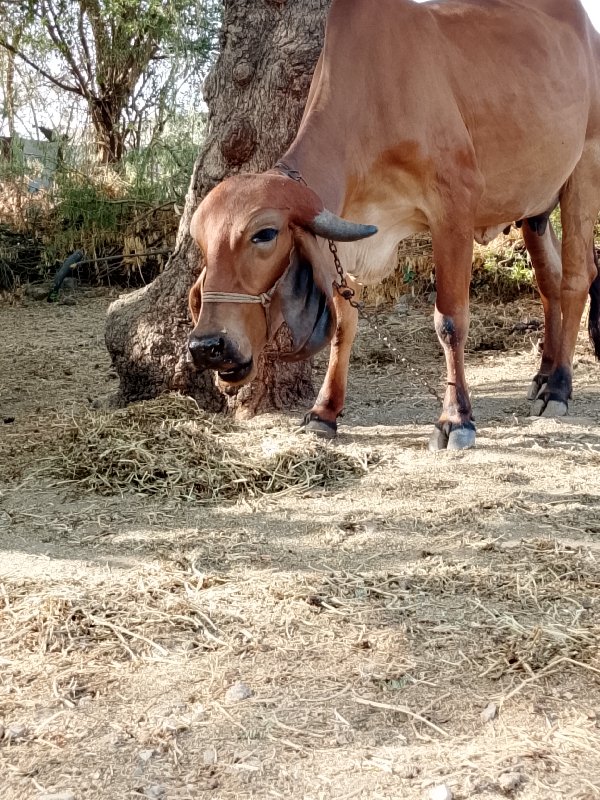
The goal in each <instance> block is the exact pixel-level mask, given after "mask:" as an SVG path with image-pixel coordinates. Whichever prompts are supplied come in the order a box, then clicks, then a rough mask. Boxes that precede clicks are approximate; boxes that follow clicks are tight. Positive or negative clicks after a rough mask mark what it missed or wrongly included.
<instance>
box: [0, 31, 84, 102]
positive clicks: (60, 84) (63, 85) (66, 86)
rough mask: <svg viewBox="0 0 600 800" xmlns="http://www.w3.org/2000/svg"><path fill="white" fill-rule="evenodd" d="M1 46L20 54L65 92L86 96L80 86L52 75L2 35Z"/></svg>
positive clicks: (16, 54)
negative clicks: (72, 84)
mask: <svg viewBox="0 0 600 800" xmlns="http://www.w3.org/2000/svg"><path fill="white" fill-rule="evenodd" d="M0 47H3V48H4V49H5V50H8V52H9V53H13V54H14V55H15V56H18V58H20V59H21V60H22V61H24V62H25V63H26V64H27V65H28V66H30V67H31V68H32V69H34V70H35V71H36V72H37V73H39V74H40V75H41V76H42V77H44V78H46V80H49V81H50V82H51V83H53V84H54V85H55V86H58V88H59V89H64V91H65V92H73V94H77V95H79V97H85V95H84V94H83V92H82V90H81V89H80V88H79V87H78V86H71V85H70V84H68V83H63V81H61V80H59V79H58V78H55V77H54V75H51V74H50V73H49V72H46V70H45V69H43V68H42V67H40V66H39V65H38V64H36V63H35V61H32V60H31V59H30V58H29V57H28V56H26V55H25V53H23V52H21V51H20V50H17V48H16V47H13V46H12V45H11V44H9V43H8V42H7V41H6V39H3V38H2V37H0Z"/></svg>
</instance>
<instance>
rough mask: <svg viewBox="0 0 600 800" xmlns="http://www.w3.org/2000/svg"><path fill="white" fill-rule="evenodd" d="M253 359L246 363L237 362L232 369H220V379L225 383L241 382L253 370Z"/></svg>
mask: <svg viewBox="0 0 600 800" xmlns="http://www.w3.org/2000/svg"><path fill="white" fill-rule="evenodd" d="M252 366H253V361H252V359H250V361H247V362H246V363H245V364H237V365H236V366H235V367H232V369H220V370H219V371H218V373H217V374H218V376H219V380H221V381H223V383H241V382H242V381H243V380H245V379H246V378H247V377H248V375H250V373H251V372H252Z"/></svg>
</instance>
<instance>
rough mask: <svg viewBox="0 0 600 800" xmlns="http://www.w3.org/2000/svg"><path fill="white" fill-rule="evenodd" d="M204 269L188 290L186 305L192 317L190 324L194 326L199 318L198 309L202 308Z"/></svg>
mask: <svg viewBox="0 0 600 800" xmlns="http://www.w3.org/2000/svg"><path fill="white" fill-rule="evenodd" d="M205 272H206V267H205V268H204V269H203V270H202V272H201V273H200V277H199V278H198V280H197V281H196V283H195V284H194V285H193V286H192V288H191V289H190V294H189V297H188V304H189V307H190V314H191V315H192V322H193V323H194V325H196V323H197V322H198V317H199V316H200V309H201V308H202V286H203V285H204V274H205Z"/></svg>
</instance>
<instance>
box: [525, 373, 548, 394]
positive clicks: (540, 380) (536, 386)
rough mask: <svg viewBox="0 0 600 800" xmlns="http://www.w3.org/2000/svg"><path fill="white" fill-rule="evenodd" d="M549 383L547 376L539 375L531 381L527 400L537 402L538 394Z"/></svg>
mask: <svg viewBox="0 0 600 800" xmlns="http://www.w3.org/2000/svg"><path fill="white" fill-rule="evenodd" d="M547 383H548V376H547V375H539V374H538V375H536V376H535V377H534V378H533V380H532V381H531V386H530V387H529V391H528V392H527V399H528V400H537V396H538V394H539V393H540V391H541V389H542V388H543V387H544V386H545V385H546V384H547Z"/></svg>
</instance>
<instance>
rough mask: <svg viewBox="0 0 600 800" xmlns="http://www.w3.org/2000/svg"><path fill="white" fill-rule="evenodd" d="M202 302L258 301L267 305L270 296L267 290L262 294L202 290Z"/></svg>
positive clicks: (262, 304)
mask: <svg viewBox="0 0 600 800" xmlns="http://www.w3.org/2000/svg"><path fill="white" fill-rule="evenodd" d="M202 302H203V303H260V305H261V306H268V305H269V303H270V302H271V298H270V296H269V294H268V293H267V292H263V294H259V295H255V294H236V293H235V292H202Z"/></svg>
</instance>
